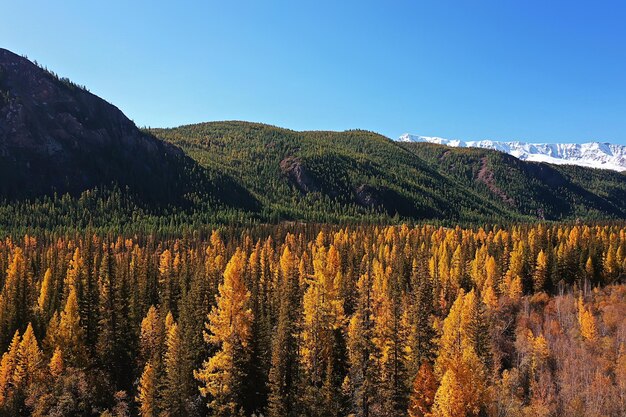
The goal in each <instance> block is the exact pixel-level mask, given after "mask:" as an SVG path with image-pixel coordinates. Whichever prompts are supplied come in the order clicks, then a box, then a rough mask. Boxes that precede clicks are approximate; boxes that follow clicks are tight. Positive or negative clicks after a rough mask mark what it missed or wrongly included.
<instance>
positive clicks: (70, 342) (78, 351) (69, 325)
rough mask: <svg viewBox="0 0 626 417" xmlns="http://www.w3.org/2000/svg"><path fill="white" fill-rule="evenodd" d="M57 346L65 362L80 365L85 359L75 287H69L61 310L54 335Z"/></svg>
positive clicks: (82, 331) (82, 332)
mask: <svg viewBox="0 0 626 417" xmlns="http://www.w3.org/2000/svg"><path fill="white" fill-rule="evenodd" d="M55 342H56V343H57V346H59V347H60V348H61V349H63V352H64V356H65V358H67V359H66V360H67V362H68V363H70V364H72V365H74V366H82V365H84V364H85V360H86V349H85V344H84V330H83V328H82V327H81V325H80V315H79V312H78V300H77V297H76V288H75V287H74V286H73V285H72V286H71V288H70V292H69V295H68V296H67V301H66V303H65V308H64V309H63V311H62V312H61V317H60V321H59V329H58V333H57V335H56V340H55Z"/></svg>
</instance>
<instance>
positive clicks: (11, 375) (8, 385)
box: [0, 331, 20, 408]
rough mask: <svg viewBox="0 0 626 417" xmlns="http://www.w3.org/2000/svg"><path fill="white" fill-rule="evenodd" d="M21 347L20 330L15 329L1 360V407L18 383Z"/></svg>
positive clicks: (9, 397) (7, 400) (8, 399)
mask: <svg viewBox="0 0 626 417" xmlns="http://www.w3.org/2000/svg"><path fill="white" fill-rule="evenodd" d="M19 349H20V332H19V331H15V334H14V335H13V340H12V341H11V344H10V345H9V349H8V350H7V351H6V352H5V353H4V354H3V355H2V359H1V360H0V408H4V407H5V404H7V403H8V402H9V401H10V400H11V399H12V398H11V397H12V394H13V389H14V387H15V385H16V383H17V381H16V380H15V376H16V375H15V370H16V369H17V366H18V354H19Z"/></svg>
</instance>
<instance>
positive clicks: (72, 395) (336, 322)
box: [0, 225, 626, 417]
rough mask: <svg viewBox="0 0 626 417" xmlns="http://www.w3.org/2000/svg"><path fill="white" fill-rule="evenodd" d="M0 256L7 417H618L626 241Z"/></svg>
mask: <svg viewBox="0 0 626 417" xmlns="http://www.w3.org/2000/svg"><path fill="white" fill-rule="evenodd" d="M294 230H296V233H289V232H287V231H285V230H283V229H280V228H274V229H270V230H266V231H260V230H250V231H246V230H237V231H235V229H228V228H226V229H224V231H223V232H221V233H220V232H217V231H216V232H214V233H212V234H211V236H210V237H208V238H206V239H204V238H200V237H186V238H180V239H173V240H164V239H155V238H154V237H151V236H149V235H137V236H135V237H133V238H123V237H116V236H111V235H109V236H107V235H97V234H94V235H91V234H82V235H80V234H79V235H74V236H73V237H69V236H66V237H61V235H59V236H57V237H53V236H52V235H48V236H45V237H33V236H26V237H25V238H23V239H20V240H11V239H8V238H7V239H6V240H4V241H2V242H0V288H2V291H1V292H0V348H1V350H2V352H4V354H3V356H2V359H1V360H0V414H1V415H7V416H9V415H10V416H15V415H37V416H44V415H53V416H55V415H56V416H67V415H96V416H97V415H106V416H126V415H142V416H160V415H169V416H187V415H192V416H193V415H211V416H233V415H246V416H247V415H252V414H253V413H255V414H257V415H259V414H263V415H266V416H274V417H279V416H348V415H352V416H363V417H367V416H372V417H373V416H406V415H408V416H411V417H417V416H427V415H433V416H478V415H488V416H502V415H511V416H531V415H532V416H555V415H573V416H574V415H580V416H583V415H584V416H601V415H605V416H620V415H623V414H624V412H625V411H626V385H625V383H624V381H626V319H625V317H626V287H625V286H624V285H622V282H623V279H624V276H625V274H626V228H624V227H623V225H589V226H587V225H536V226H512V227H509V228H493V229H487V230H485V229H475V230H471V229H462V228H458V227H457V228H454V229H447V228H437V227H433V226H419V227H415V228H409V227H407V226H394V227H375V226H358V227H353V228H342V229H338V228H330V227H323V228H308V229H307V228H304V229H300V230H297V229H294Z"/></svg>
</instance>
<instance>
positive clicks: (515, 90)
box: [0, 0, 626, 144]
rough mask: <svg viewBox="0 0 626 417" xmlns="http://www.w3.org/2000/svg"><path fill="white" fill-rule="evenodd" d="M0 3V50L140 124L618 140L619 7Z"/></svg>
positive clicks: (621, 100) (625, 99)
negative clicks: (237, 123)
mask: <svg viewBox="0 0 626 417" xmlns="http://www.w3.org/2000/svg"><path fill="white" fill-rule="evenodd" d="M3 3H4V4H3V5H2V24H0V47H4V48H8V49H11V50H13V51H14V52H17V53H20V54H26V55H28V57H29V58H31V59H36V60H37V61H38V62H40V63H42V64H44V65H46V66H47V67H48V68H50V69H52V70H53V71H55V72H57V73H59V74H60V75H62V76H67V77H69V78H71V79H72V80H74V81H76V82H78V83H80V84H85V85H86V86H87V87H88V88H89V89H90V90H91V91H92V92H94V93H95V94H98V95H99V96H101V97H103V98H105V99H106V100H108V101H110V102H112V103H114V104H115V105H117V106H118V107H120V109H122V110H123V111H124V112H125V113H126V114H127V115H128V116H129V117H130V118H132V119H133V120H134V121H135V122H136V123H137V124H138V125H141V126H144V125H145V126H176V125H181V124H187V123H195V122H201V121H210V120H232V119H237V120H250V121H258V122H264V123H270V124H274V125H279V126H283V127H288V128H292V129H297V130H308V129H316V130H344V129H351V128H362V129H368V130H373V131H377V132H380V133H382V134H385V135H387V136H390V137H396V136H398V135H400V134H401V133H404V132H411V133H417V134H423V135H437V136H443V137H449V138H461V139H467V140H476V139H485V138H490V139H520V140H528V141H534V142H541V141H558V142H567V141H572V142H583V141H588V140H603V141H609V142H615V143H622V144H626V23H624V22H626V3H624V2H623V1H588V2H578V1H575V0H570V1H560V0H551V1H546V0H537V1H535V0H527V1H512V0H511V1H509V0H497V1H476V0H474V1H445V0H433V1H415V0H414V1H393V0H387V1H376V2H374V1H344V0H341V1H337V0H335V1H324V0H317V1H305V0H302V1H280V2H279V1H258V0H257V1H236V0H230V1H197V2H191V1H184V0H182V1H167V2H164V1H163V2H162V1H156V0H152V1H143V0H133V1H117V0H108V1H85V0H80V1H74V0H69V1H63V2H51V1H39V0H37V1H30V0H29V1H26V0H25V1H9V0H5V1H4V2H3ZM61 4H62V6H61Z"/></svg>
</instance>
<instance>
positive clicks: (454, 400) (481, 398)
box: [433, 290, 489, 417]
mask: <svg viewBox="0 0 626 417" xmlns="http://www.w3.org/2000/svg"><path fill="white" fill-rule="evenodd" d="M478 303H479V302H478V300H477V297H476V296H475V294H474V292H473V291H471V292H470V293H468V294H465V293H464V292H463V291H462V290H461V291H460V292H459V295H458V296H457V298H456V300H455V302H454V304H453V305H452V308H451V309H450V312H449V314H448V316H447V317H446V319H445V320H444V322H443V334H442V336H441V340H440V348H439V355H438V357H437V361H436V363H435V371H436V373H437V374H438V375H440V378H441V384H440V386H439V388H438V389H437V393H436V395H435V401H434V406H433V415H434V416H437V417H456V416H478V415H479V414H480V412H481V410H483V407H484V404H485V401H486V398H485V396H486V382H487V381H486V380H487V370H486V367H485V364H484V361H485V360H486V359H487V358H488V357H489V354H488V351H485V352H482V355H481V357H479V353H481V352H480V351H481V350H482V349H486V347H484V346H483V345H482V343H483V340H482V339H481V334H480V333H481V332H484V329H483V327H482V323H481V320H482V314H481V312H480V308H479V304H478ZM477 350H478V352H477Z"/></svg>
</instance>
